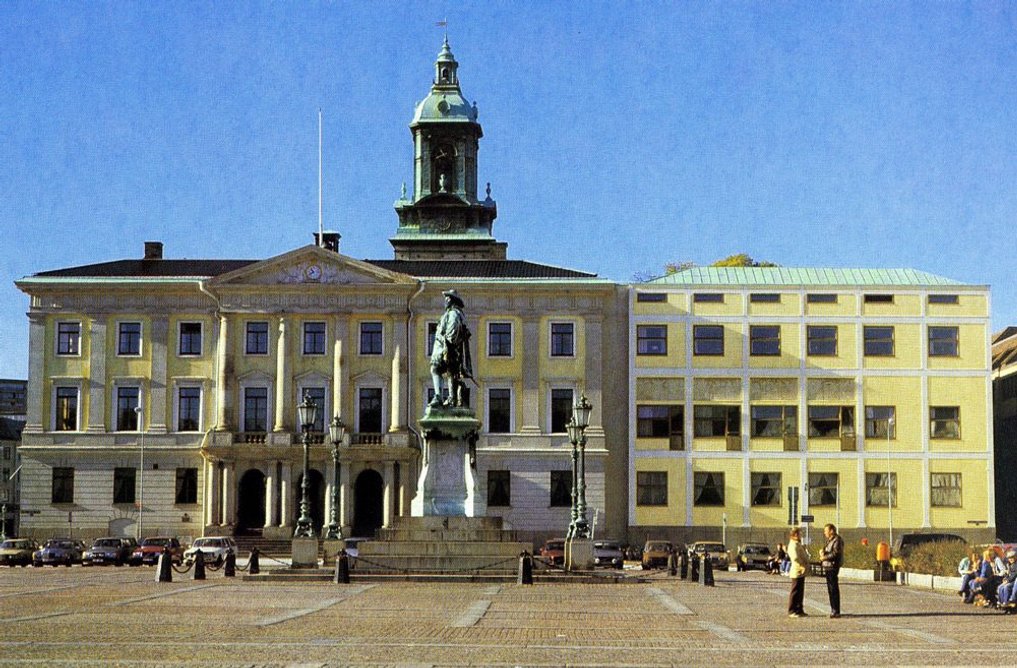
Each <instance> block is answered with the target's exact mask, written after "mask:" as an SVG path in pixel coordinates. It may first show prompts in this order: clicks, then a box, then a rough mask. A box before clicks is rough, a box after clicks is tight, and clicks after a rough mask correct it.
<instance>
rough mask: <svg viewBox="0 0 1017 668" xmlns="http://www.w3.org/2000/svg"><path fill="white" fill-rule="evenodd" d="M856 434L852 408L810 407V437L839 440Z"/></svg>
mask: <svg viewBox="0 0 1017 668" xmlns="http://www.w3.org/2000/svg"><path fill="white" fill-rule="evenodd" d="M854 433H855V409H854V407H852V406H809V437H810V438H837V437H840V436H853V435H854Z"/></svg>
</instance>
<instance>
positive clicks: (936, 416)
mask: <svg viewBox="0 0 1017 668" xmlns="http://www.w3.org/2000/svg"><path fill="white" fill-rule="evenodd" d="M929 435H930V436H931V437H932V438H950V439H953V438H960V406H930V407H929Z"/></svg>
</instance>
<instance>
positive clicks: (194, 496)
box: [174, 468, 198, 504]
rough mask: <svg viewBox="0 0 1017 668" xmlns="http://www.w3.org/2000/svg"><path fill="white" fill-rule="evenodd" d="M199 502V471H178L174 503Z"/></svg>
mask: <svg viewBox="0 0 1017 668" xmlns="http://www.w3.org/2000/svg"><path fill="white" fill-rule="evenodd" d="M197 502H198V469H193V468H179V469H177V479H176V494H175V496H174V503H181V504H183V503H197Z"/></svg>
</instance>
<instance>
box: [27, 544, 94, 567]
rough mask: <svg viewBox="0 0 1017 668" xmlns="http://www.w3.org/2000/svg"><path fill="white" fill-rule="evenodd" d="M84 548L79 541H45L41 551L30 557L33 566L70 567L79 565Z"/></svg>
mask: <svg viewBox="0 0 1017 668" xmlns="http://www.w3.org/2000/svg"><path fill="white" fill-rule="evenodd" d="M84 551H85V546H84V545H83V544H82V543H81V541H77V540H69V539H67V538H53V539H51V540H47V541H46V544H45V545H43V546H42V549H41V550H36V552H35V554H33V555H32V565H33V566H70V565H71V564H80V563H81V554H82V553H83V552H84Z"/></svg>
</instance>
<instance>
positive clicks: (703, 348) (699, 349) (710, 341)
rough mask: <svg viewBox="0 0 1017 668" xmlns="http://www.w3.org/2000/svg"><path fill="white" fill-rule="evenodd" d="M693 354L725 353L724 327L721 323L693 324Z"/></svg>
mask: <svg viewBox="0 0 1017 668" xmlns="http://www.w3.org/2000/svg"><path fill="white" fill-rule="evenodd" d="M692 354H693V355H723V354H724V328H723V327H722V326H721V325H693V326H692Z"/></svg>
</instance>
